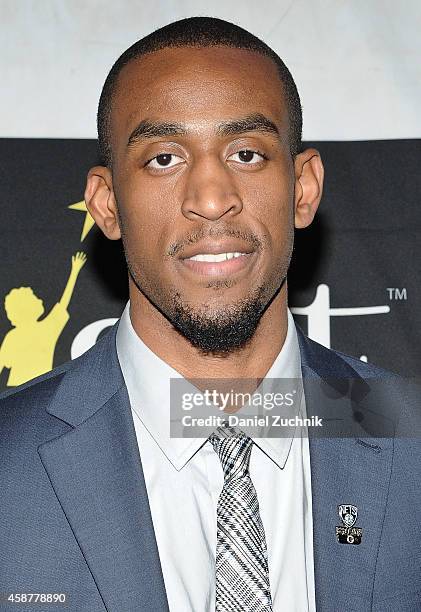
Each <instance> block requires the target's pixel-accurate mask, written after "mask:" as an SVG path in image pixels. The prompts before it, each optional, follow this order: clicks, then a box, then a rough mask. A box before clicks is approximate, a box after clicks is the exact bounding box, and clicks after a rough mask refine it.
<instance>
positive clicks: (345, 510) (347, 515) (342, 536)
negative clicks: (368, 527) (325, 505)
mask: <svg viewBox="0 0 421 612" xmlns="http://www.w3.org/2000/svg"><path fill="white" fill-rule="evenodd" d="M338 514H339V518H340V519H341V521H342V523H343V525H341V526H340V527H336V538H337V540H338V542H339V544H361V537H362V534H363V530H362V528H361V527H354V525H355V523H356V522H357V518H358V508H357V506H353V505H352V504H341V505H340V506H338Z"/></svg>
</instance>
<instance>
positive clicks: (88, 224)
mask: <svg viewBox="0 0 421 612" xmlns="http://www.w3.org/2000/svg"><path fill="white" fill-rule="evenodd" d="M68 208H71V209H72V210H79V211H80V212H83V213H85V221H84V223H83V228H82V234H81V236H80V241H81V242H83V241H84V240H85V238H86V236H87V235H88V234H89V232H90V231H91V229H92V228H93V226H94V225H95V221H94V219H93V217H91V213H90V212H89V210H88V209H87V208H86V203H85V200H81V202H75V203H74V204H70V206H68Z"/></svg>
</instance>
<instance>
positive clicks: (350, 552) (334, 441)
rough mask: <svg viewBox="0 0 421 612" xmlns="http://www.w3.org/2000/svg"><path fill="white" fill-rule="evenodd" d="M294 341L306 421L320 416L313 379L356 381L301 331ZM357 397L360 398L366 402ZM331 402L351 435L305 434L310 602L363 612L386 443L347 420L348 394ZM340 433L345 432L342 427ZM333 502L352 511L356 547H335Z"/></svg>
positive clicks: (329, 611)
mask: <svg viewBox="0 0 421 612" xmlns="http://www.w3.org/2000/svg"><path fill="white" fill-rule="evenodd" d="M298 335H299V341H300V350H301V356H302V370H303V379H304V389H305V397H306V405H307V411H308V414H309V415H311V414H315V415H318V416H322V417H323V416H324V411H325V409H326V406H325V405H323V402H321V401H320V394H319V395H318V394H317V392H315V389H316V388H317V386H316V385H315V384H314V383H315V381H316V380H317V379H319V380H320V379H324V380H326V379H329V377H330V378H332V377H335V380H336V381H340V380H341V379H342V380H344V381H346V380H354V381H355V380H358V379H360V380H361V381H362V379H361V377H360V376H359V374H358V373H357V372H356V371H355V370H354V369H353V368H352V367H351V366H350V365H348V364H347V363H346V362H345V361H344V360H343V359H342V358H341V357H339V356H338V355H337V354H335V353H332V352H331V351H328V350H327V349H325V348H324V347H322V346H320V345H318V344H316V343H314V342H312V341H311V340H309V339H308V338H307V337H306V336H304V334H303V333H302V332H301V330H298ZM332 382H333V380H332ZM363 385H364V383H363V381H362V386H363ZM339 386H340V384H339ZM336 391H337V389H336ZM368 393H369V391H368ZM362 399H363V400H366V397H364V398H362ZM335 401H337V402H338V405H340V407H341V412H342V413H344V414H345V417H344V418H345V420H346V419H350V420H351V421H352V425H353V426H354V428H355V435H349V433H348V437H342V438H338V437H336V436H332V437H318V436H316V435H315V434H314V433H313V432H311V431H310V430H311V428H310V430H309V431H310V440H309V443H310V461H311V477H312V498H313V543H314V570H315V584H316V603H317V609H318V610H323V612H337V611H338V610H347V612H352V611H355V612H357V611H358V612H363V611H366V610H371V605H372V594H373V586H374V577H375V570H376V559H377V553H378V549H379V545H380V537H381V533H382V525H383V519H384V515H385V511H386V502H387V494H388V484H389V479H390V475H391V467H392V455H393V438H392V437H388V438H386V437H385V438H380V439H379V438H372V437H369V436H368V434H367V432H366V431H364V430H363V428H362V427H359V426H358V423H355V422H354V421H353V415H355V408H356V407H355V402H353V401H351V398H350V396H348V397H347V398H346V397H342V398H339V400H335ZM329 416H331V412H329V413H328V417H329ZM341 427H342V430H343V431H347V432H349V429H348V427H347V426H346V425H345V426H344V425H343V424H342V425H341ZM343 427H345V429H343ZM358 430H360V431H361V434H362V435H361V436H359V435H358ZM340 504H353V505H355V506H357V508H358V519H357V522H356V524H355V526H356V527H361V528H362V530H363V533H362V541H361V544H359V545H352V544H339V543H338V542H337V539H336V532H335V528H336V526H343V523H342V521H341V519H340V517H339V515H338V506H339V505H340Z"/></svg>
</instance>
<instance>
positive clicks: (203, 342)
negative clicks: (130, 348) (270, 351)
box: [168, 286, 268, 357]
mask: <svg viewBox="0 0 421 612" xmlns="http://www.w3.org/2000/svg"><path fill="white" fill-rule="evenodd" d="M267 305H268V300H267V296H266V290H265V288H264V286H261V287H258V288H257V290H256V291H255V292H254V294H253V295H251V296H249V297H248V298H247V299H246V300H242V302H241V303H237V304H231V305H230V306H226V307H225V308H224V310H223V311H221V310H214V311H212V310H210V309H209V308H202V309H200V310H196V311H195V310H193V309H192V308H191V307H190V306H189V305H188V304H187V303H185V302H183V300H182V298H181V295H180V293H178V292H177V293H176V294H175V295H174V296H173V308H172V312H171V316H170V317H168V318H169V320H170V322H171V323H172V325H173V326H174V327H175V329H176V330H177V331H179V332H180V333H181V334H182V335H183V336H184V337H185V338H186V339H187V340H189V342H190V343H191V344H192V345H193V346H194V347H195V348H197V349H199V351H200V352H201V353H204V354H212V355H215V356H220V357H224V356H227V355H229V354H231V353H233V352H234V351H238V350H240V349H243V348H245V347H246V346H247V344H248V343H249V341H250V340H251V338H252V337H253V335H254V333H255V331H256V329H257V326H258V325H259V322H260V319H261V317H262V314H263V312H264V310H265V309H266V307H267Z"/></svg>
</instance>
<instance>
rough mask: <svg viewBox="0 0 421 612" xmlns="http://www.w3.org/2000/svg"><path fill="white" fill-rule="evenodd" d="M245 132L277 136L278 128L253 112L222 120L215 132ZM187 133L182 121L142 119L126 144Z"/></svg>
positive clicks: (223, 133)
mask: <svg viewBox="0 0 421 612" xmlns="http://www.w3.org/2000/svg"><path fill="white" fill-rule="evenodd" d="M245 132H261V133H266V134H267V133H269V134H274V135H275V136H277V137H279V130H278V128H277V126H276V124H275V123H274V122H273V121H271V120H270V119H269V118H268V117H265V115H262V114H261V113H253V114H251V115H247V116H246V117H241V118H239V119H230V120H228V121H223V122H221V123H220V124H219V125H217V127H216V133H217V134H218V135H219V136H235V135H236V134H243V133H245ZM187 133H188V130H187V128H186V126H185V125H184V124H183V123H172V122H167V121H149V120H148V119H143V120H142V121H141V122H140V123H139V124H138V125H137V126H136V127H135V129H134V130H133V131H132V133H131V134H130V136H129V139H128V141H127V146H128V147H130V146H132V145H134V144H136V143H138V142H140V141H143V140H148V139H149V138H160V137H164V136H185V135H186V134H187Z"/></svg>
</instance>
